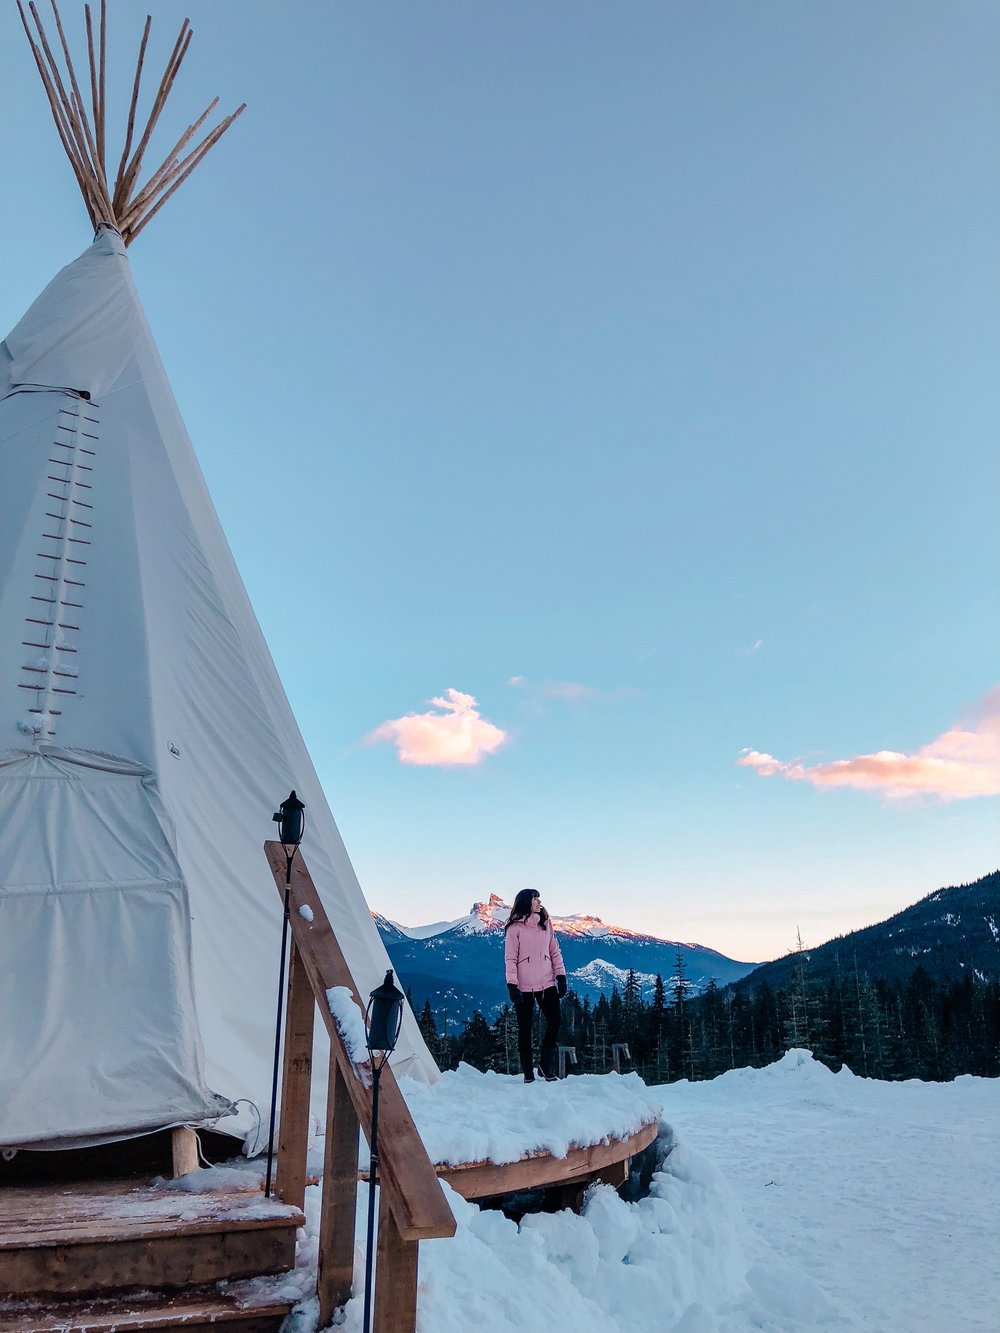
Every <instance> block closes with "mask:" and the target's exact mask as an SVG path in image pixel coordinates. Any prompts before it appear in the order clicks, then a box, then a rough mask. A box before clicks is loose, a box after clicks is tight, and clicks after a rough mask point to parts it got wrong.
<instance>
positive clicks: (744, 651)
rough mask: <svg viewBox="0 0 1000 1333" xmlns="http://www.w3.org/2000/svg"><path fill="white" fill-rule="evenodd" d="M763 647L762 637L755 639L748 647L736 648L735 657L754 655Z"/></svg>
mask: <svg viewBox="0 0 1000 1333" xmlns="http://www.w3.org/2000/svg"><path fill="white" fill-rule="evenodd" d="M763 647H764V640H763V639H757V640H756V641H755V642H754V643H752V644H751V645H750V646H749V648H740V649H738V650H737V653H736V656H737V657H756V655H757V654H758V653H759V652H760V650H761V649H762V648H763Z"/></svg>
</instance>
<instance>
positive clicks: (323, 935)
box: [264, 842, 455, 1333]
mask: <svg viewBox="0 0 1000 1333" xmlns="http://www.w3.org/2000/svg"><path fill="white" fill-rule="evenodd" d="M264 852H265V855H266V856H267V861H268V865H269V866H270V867H271V872H272V874H273V875H274V882H275V886H276V887H277V890H278V893H279V894H280V895H281V897H282V899H284V896H285V870H286V863H285V853H284V851H283V850H282V846H281V844H280V843H278V842H265V844H264ZM303 907H304V908H306V909H307V911H306V912H305V914H303V913H302V912H301V911H300V910H299V909H300V908H303ZM288 917H289V928H290V931H291V936H292V947H291V959H290V962H289V968H288V990H287V996H286V1008H285V1036H284V1056H283V1060H282V1080H281V1118H280V1122H279V1129H278V1143H277V1157H278V1163H277V1175H276V1177H275V1185H276V1189H277V1191H278V1194H279V1195H280V1197H281V1199H282V1200H283V1201H284V1202H285V1203H289V1204H294V1205H295V1206H296V1207H297V1208H301V1207H302V1205H303V1202H304V1199H305V1189H306V1151H307V1146H308V1138H309V1092H310V1086H311V1082H312V1045H313V1025H314V1021H315V1015H316V1010H317V1009H318V1010H319V1012H320V1015H321V1017H322V1019H323V1022H324V1023H325V1025H326V1030H327V1032H328V1033H329V1037H330V1071H329V1086H328V1095H327V1110H326V1116H327V1121H326V1149H325V1158H324V1164H323V1205H322V1215H321V1221H320V1235H319V1278H318V1284H317V1294H318V1296H319V1305H320V1327H321V1328H325V1327H326V1325H327V1324H328V1323H329V1322H330V1320H331V1318H332V1316H333V1312H334V1311H335V1310H336V1309H337V1308H338V1306H341V1305H343V1304H344V1303H345V1302H346V1301H347V1299H348V1297H349V1296H350V1295H351V1294H352V1281H353V1270H354V1225H355V1209H356V1201H357V1189H358V1128H359V1126H360V1128H361V1129H362V1130H363V1131H364V1134H365V1137H366V1138H369V1136H370V1133H371V1112H372V1104H371V1103H372V1093H371V1077H370V1072H371V1071H370V1067H369V1066H368V1065H367V1064H364V1065H355V1064H354V1063H353V1062H352V1060H351V1057H350V1055H349V1054H348V1051H347V1048H346V1046H345V1045H344V1040H343V1038H342V1036H341V1034H340V1031H339V1029H338V1027H337V1024H336V1022H335V1020H334V1018H333V1016H332V1014H331V1013H330V1007H329V1004H328V1003H327V998H326V993H327V991H328V990H330V989H331V987H333V986H346V987H347V988H348V989H349V990H350V992H351V994H352V996H353V997H354V999H355V1000H356V1001H357V1003H358V1004H359V1006H360V1008H361V1011H362V1013H363V1012H364V1010H365V1005H364V1003H363V1001H362V997H361V995H360V993H359V991H358V988H357V986H356V985H355V982H354V978H353V976H352V975H351V969H350V967H349V966H348V964H347V960H346V958H345V957H344V954H343V951H342V949H341V947H340V945H339V944H338V942H337V937H336V936H335V935H334V933H333V928H332V926H331V925H330V921H329V918H328V917H327V914H326V910H325V908H324V907H323V904H322V902H321V901H320V897H319V894H318V893H317V892H316V886H315V885H314V884H313V881H312V877H311V875H310V874H309V870H308V867H307V866H306V864H305V862H304V861H303V859H302V856H301V853H300V855H299V856H298V857H296V859H295V861H294V863H293V865H292V879H291V888H290V892H289V905H288ZM379 1185H380V1187H381V1199H382V1207H380V1209H379V1226H378V1249H377V1254H376V1271H375V1293H374V1328H375V1333H413V1330H414V1329H415V1327H416V1310H417V1261H418V1250H419V1244H420V1241H421V1240H429V1239H431V1238H435V1237H443V1236H453V1235H454V1234H455V1219H454V1217H453V1215H452V1212H451V1209H450V1208H449V1206H448V1201H447V1199H446V1198H445V1197H444V1192H443V1190H442V1189H441V1184H440V1182H439V1180H438V1177H437V1174H436V1172H435V1169H434V1165H433V1163H432V1162H431V1160H430V1158H429V1157H428V1155H427V1150H426V1148H425V1147H424V1145H423V1141H422V1140H421V1138H420V1135H419V1134H418V1133H417V1127H416V1125H415V1124H414V1123H413V1117H412V1116H411V1115H410V1112H409V1109H408V1108H407V1105H406V1102H405V1101H404V1100H403V1096H402V1093H401V1092H400V1091H399V1085H398V1084H397V1083H396V1079H395V1076H394V1075H393V1072H392V1069H391V1067H390V1066H389V1065H386V1066H385V1069H384V1070H383V1072H382V1076H381V1086H380V1092H379ZM386 1204H388V1207H386V1206H385V1205H386Z"/></svg>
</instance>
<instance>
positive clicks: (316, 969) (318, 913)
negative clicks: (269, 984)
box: [264, 841, 456, 1241]
mask: <svg viewBox="0 0 1000 1333" xmlns="http://www.w3.org/2000/svg"><path fill="white" fill-rule="evenodd" d="M264 852H265V855H266V856H267V861H268V865H269V866H270V867H271V873H272V874H273V875H274V882H275V887H276V888H277V890H278V893H279V894H280V895H281V897H282V899H284V895H285V867H286V863H285V854H284V851H283V850H282V847H281V844H280V843H278V842H272V841H268V842H265V844H264ZM303 907H305V908H308V911H307V912H306V913H305V915H303V914H302V912H301V911H300V908H303ZM310 918H311V919H310ZM289 925H290V928H291V932H292V940H293V943H294V947H295V949H296V950H297V951H298V955H299V958H300V960H301V964H302V967H303V968H304V970H305V974H306V976H307V977H308V979H309V985H310V987H311V989H312V994H313V997H314V999H315V1002H316V1006H317V1008H318V1009H319V1012H320V1015H321V1017H322V1019H323V1022H324V1023H325V1025H326V1029H327V1032H328V1033H329V1035H330V1051H331V1059H332V1060H336V1062H337V1065H338V1068H339V1070H340V1074H341V1076H342V1078H343V1082H344V1084H345V1085H346V1089H347V1092H348V1094H349V1096H350V1099H351V1103H352V1105H353V1107H354V1111H355V1114H356V1115H357V1118H358V1122H359V1123H360V1125H361V1128H362V1129H363V1131H364V1133H365V1137H366V1138H367V1137H368V1136H369V1134H370V1130H371V1112H372V1094H371V1077H370V1072H371V1071H370V1067H369V1065H368V1064H367V1063H365V1064H363V1065H357V1066H356V1065H355V1064H354V1063H353V1062H352V1061H351V1058H350V1056H349V1054H348V1052H347V1048H346V1046H345V1045H344V1040H343V1038H342V1036H341V1034H340V1031H339V1029H338V1027H337V1024H336V1021H335V1019H334V1017H333V1015H332V1014H331V1013H330V1006H329V1004H328V1002H327V995H326V993H327V991H328V990H330V989H331V988H332V987H334V986H346V987H347V988H348V990H349V991H350V992H351V995H352V997H353V998H354V1000H355V1001H356V1002H357V1003H358V1005H359V1007H360V1010H361V1012H362V1013H364V1010H365V1006H364V1004H363V1003H362V1001H361V996H360V993H359V991H358V987H357V985H356V984H355V981H354V977H353V976H352V974H351V969H350V967H349V966H348V963H347V959H346V958H345V957H344V954H343V950H342V949H341V947H340V944H339V943H338V941H337V937H336V936H335V934H334V932H333V927H332V926H331V925H330V920H329V917H328V916H327V914H326V909H325V908H324V906H323V903H322V901H321V900H320V896H319V894H318V893H317V892H316V886H315V885H314V884H313V881H312V876H311V875H310V874H309V870H308V867H307V866H306V864H305V861H304V860H303V858H302V855H301V853H300V854H299V855H298V856H297V857H296V859H295V861H294V863H293V865H292V882H291V890H290V893H289ZM379 1168H380V1177H381V1181H380V1183H381V1185H382V1188H383V1191H384V1194H385V1197H386V1200H387V1202H388V1204H389V1207H390V1209H391V1210H392V1215H393V1221H394V1223H395V1226H396V1229H397V1230H398V1232H399V1236H400V1238H401V1239H402V1240H403V1241H419V1240H428V1239H432V1238H437V1237H444V1236H453V1235H454V1234H455V1229H456V1228H455V1218H454V1216H453V1215H452V1211H451V1208H450V1207H449V1206H448V1201H447V1199H446V1198H445V1196H444V1192H443V1190H442V1189H441V1184H440V1182H439V1180H438V1177H437V1173H436V1172H435V1170H434V1166H433V1163H432V1162H431V1160H430V1157H429V1156H428V1155H427V1149H426V1148H425V1147H424V1144H423V1141H422V1139H421V1138H420V1135H419V1134H418V1133H417V1127H416V1125H415V1124H414V1123H413V1117H412V1116H411V1114H410V1111H409V1108H408V1107H407V1105H406V1102H405V1101H404V1100H403V1095H402V1093H401V1092H400V1090H399V1085H398V1083H397V1082H396V1078H395V1075H394V1074H393V1072H392V1069H391V1067H390V1066H389V1065H386V1066H385V1069H384V1070H383V1071H382V1076H381V1088H380V1093H379Z"/></svg>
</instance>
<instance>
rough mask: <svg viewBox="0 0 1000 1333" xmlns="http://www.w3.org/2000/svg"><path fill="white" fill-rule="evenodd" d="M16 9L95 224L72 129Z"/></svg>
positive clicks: (18, 9)
mask: <svg viewBox="0 0 1000 1333" xmlns="http://www.w3.org/2000/svg"><path fill="white" fill-rule="evenodd" d="M17 11H18V13H19V14H20V16H21V25H22V27H23V28H24V32H25V36H26V37H27V39H28V45H29V46H30V47H31V54H32V55H33V56H34V58H35V65H36V66H37V68H38V76H39V78H40V79H41V81H42V87H43V88H44V89H45V96H46V97H47V98H48V102H49V109H50V110H51V112H52V119H53V121H54V123H55V127H56V131H57V133H58V135H59V139H60V142H61V143H62V146H63V149H64V150H65V153H66V156H67V158H68V159H69V164H70V166H71V167H72V168H73V174H74V175H75V176H76V180H77V184H78V185H79V187H80V193H81V194H82V196H83V202H84V203H85V204H86V206H87V212H88V214H89V215H90V221H91V222H92V223H93V225H94V226H95V227H96V226H97V221H98V219H97V211H98V210H97V208H96V206H95V203H94V200H93V198H92V197H91V191H90V185H89V181H88V179H87V175H86V171H85V169H84V166H83V164H82V162H81V161H80V159H79V157H78V155H77V148H76V144H75V143H74V140H73V135H72V131H71V130H70V128H69V125H68V124H67V123H66V119H65V114H64V112H63V108H62V105H61V104H60V101H59V98H58V96H57V94H56V90H55V86H54V85H53V82H52V79H51V76H50V75H49V71H48V69H47V68H46V65H45V61H44V60H43V59H42V53H41V51H40V49H39V47H38V45H37V44H36V42H35V40H34V38H33V37H32V35H31V29H30V28H29V27H28V19H27V16H26V14H25V12H24V9H23V7H22V5H21V0H17Z"/></svg>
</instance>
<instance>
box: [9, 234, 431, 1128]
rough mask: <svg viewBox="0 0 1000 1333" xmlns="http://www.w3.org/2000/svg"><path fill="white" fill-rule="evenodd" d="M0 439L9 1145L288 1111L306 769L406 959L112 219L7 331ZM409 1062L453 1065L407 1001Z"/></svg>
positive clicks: (337, 846) (311, 829)
mask: <svg viewBox="0 0 1000 1333" xmlns="http://www.w3.org/2000/svg"><path fill="white" fill-rule="evenodd" d="M0 466H2V472H3V477H4V484H3V493H2V496H0V579H2V583H0V1146H19V1145H20V1146H27V1145H34V1146H36V1147H37V1146H41V1145H42V1144H46V1145H53V1144H58V1143H61V1144H69V1143H70V1142H72V1141H81V1140H84V1139H87V1138H90V1139H97V1138H100V1137H102V1136H104V1137H110V1136H113V1135H116V1134H124V1133H129V1132H134V1131H137V1130H142V1129H148V1128H153V1127H157V1126H162V1125H167V1124H176V1123H181V1122H185V1121H194V1120H202V1119H205V1118H208V1117H212V1116H216V1115H218V1114H219V1111H220V1109H225V1108H226V1106H227V1104H228V1103H229V1102H230V1101H235V1100H236V1099H238V1098H248V1099H250V1100H252V1101H253V1102H254V1103H256V1105H257V1106H258V1107H259V1108H260V1111H261V1113H262V1114H265V1115H266V1112H267V1108H268V1105H269V1101H270V1072H271V1059H272V1053H273V1024H274V1005H275V998H276V982H277V966H278V944H279V938H280V919H281V911H280V901H279V899H278V896H277V893H276V892H275V888H274V883H273V880H272V878H271V875H270V872H269V870H268V869H267V866H266V864H265V862H264V858H263V853H262V850H261V844H262V842H263V839H264V838H265V837H267V836H269V835H270V833H271V831H272V830H273V826H272V825H270V822H269V821H270V816H271V813H272V811H273V810H274V809H275V808H276V802H277V801H279V800H280V799H282V798H283V796H284V795H285V794H286V793H287V792H288V791H289V789H290V788H292V787H294V788H295V789H296V790H297V791H298V794H299V796H300V797H301V798H302V799H303V800H304V801H305V803H306V807H307V821H308V822H307V830H306V838H305V840H304V843H303V852H304V854H305V856H306V858H307V860H308V863H309V867H310V870H311V872H312V875H313V878H314V880H315V882H316V884H317V887H318V888H319V890H320V892H321V893H322V894H323V897H324V902H325V905H326V907H327V910H328V912H329V915H330V918H331V921H332V923H333V926H334V930H335V931H336V933H337V936H338V939H339V941H340V944H341V947H342V948H343V950H344V953H345V955H346V957H347V960H348V962H349V964H350V966H351V968H352V970H353V973H354V977H355V980H356V981H357V983H358V986H359V988H360V990H361V993H362V994H363V995H365V994H367V992H368V991H369V990H371V989H372V988H373V987H374V986H376V985H377V984H378V983H379V982H380V981H381V980H382V977H383V975H384V972H385V969H386V968H387V967H388V966H389V962H388V957H387V955H386V953H385V950H384V948H383V946H382V943H381V940H380V938H379V936H378V932H377V930H376V928H375V925H374V923H373V921H372V919H371V915H370V912H369V910H368V907H367V904H366V902H365V899H364V896H363V894H362V892H361V888H360V886H359V884H358V881H357V878H356V876H355V874H354V871H353V869H352V867H351V863H350V860H349V858H348V856H347V853H346V851H345V849H344V846H343V843H342V841H341V839H340V835H339V834H338V832H337V828H336V825H335V823H334V821H333V817H332V815H331V814H330V811H329V808H328V806H327V803H326V799H325V797H324V795H323V791H322V788H321V787H320V785H319V781H318V779H317V777H316V775H315V772H314V771H313V767H312V764H311V762H310V759H309V756H308V753H307V751H306V748H305V745H304V743H303V741H302V738H301V736H300V735H299V732H298V729H297V727H296V724H295V721H294V718H293V716H292V713H291V710H290V708H289V705H288V702H287V700H286V698H285V695H284V691H283V690H282V687H281V684H280V681H279V680H278V676H277V673H276V671H275V668H274V664H273V663H272V661H271V658H270V655H269V653H268V650H267V647H266V645H265V643H264V640H263V636H262V635H261V631H260V628H259V626H258V624H257V621H256V619H255V617H254V614H253V611H252V609H251V607H250V603H249V601H248V599H247V595H246V592H245V590H244V588H243V585H242V582H241V580H240V577H239V574H238V573H237V570H236V567H235V564H234V562H233V559H232V555H231V553H230V551H229V547H228V544H227V542H226V540H225V537H224V536H223V533H222V530H221V527H220V525H219V521H218V518H217V516H216V514H215V510H214V508H213V506H212V503H211V500H210V498H209V495H208V492H207V490H206V488H205V483H204V480H203V478H202V476H201V472H200V470H199V468H198V465H197V462H196V460H195V457H194V453H193V451H192V448H191V444H190V441H189V440H188V437H187V434H186V432H185V429H184V425H183V423H182V421H181V418H180V414H179V412H178V410H177V406H176V403H175V402H174V398H173V395H172V393H171V391H170V387H169V384H168V383H167V379H166V375H165V373H164V370H163V366H162V364H161V362H160V359H159V356H158V354H157V352H156V348H155V346H154V344H153V340H152V337H151V335H150V332H149V328H148V325H147V323H146V320H145V317H144V315H143V312H142V309H141V306H140V304H139V300H138V296H137V293H136V290H135V286H134V284H133V281H132V277H131V273H130V269H129V264H128V261H127V259H126V255H125V249H124V247H123V245H122V242H121V239H120V237H119V236H118V235H117V233H116V232H115V231H113V230H112V229H110V228H103V229H101V230H100V231H99V232H98V235H97V238H96V239H95V241H94V243H93V245H92V246H91V247H90V248H89V249H88V250H87V251H86V252H85V253H84V254H83V255H81V257H80V258H79V259H78V260H76V262H75V263H73V264H70V265H69V266H68V267H67V268H65V269H63V271H62V272H61V273H60V274H58V276H57V277H56V278H55V279H54V280H53V282H52V283H50V285H49V286H48V287H47V288H46V290H45V291H44V292H43V293H42V295H41V296H40V297H39V298H38V300H37V301H36V302H35V304H34V305H33V306H32V307H31V309H30V310H29V311H28V313H27V314H26V315H25V316H24V318H23V319H22V320H21V322H20V323H19V324H18V325H17V327H16V328H15V329H14V330H13V332H12V333H11V334H10V335H9V337H8V338H7V340H6V342H5V343H4V344H2V345H0ZM199 1030H200V1039H199ZM201 1041H203V1042H204V1057H203V1056H202V1049H201ZM393 1063H394V1065H395V1066H396V1068H397V1070H398V1071H400V1072H406V1073H409V1074H413V1075H416V1076H418V1077H422V1078H425V1079H427V1080H432V1079H434V1078H436V1077H437V1068H436V1066H435V1064H434V1062H433V1060H432V1058H431V1056H430V1053H429V1052H428V1050H427V1048H426V1046H425V1045H424V1043H423V1040H422V1038H421V1036H420V1033H419V1030H418V1028H417V1025H416V1023H415V1021H414V1019H413V1017H412V1015H411V1014H410V1013H409V1011H407V1013H406V1015H405V1019H404V1025H403V1031H402V1034H401V1037H400V1041H399V1047H398V1050H397V1053H396V1056H395V1057H394V1060H393ZM317 1072H319V1071H317ZM322 1081H323V1080H322V1079H320V1080H318V1082H319V1083H321V1082H322ZM210 1089H216V1090H217V1092H218V1093H219V1094H222V1096H221V1097H220V1096H218V1095H216V1093H215V1092H213V1091H210ZM241 1118H242V1120H243V1121H244V1122H247V1116H246V1115H244V1116H242V1117H241ZM233 1124H235V1122H234V1121H227V1120H223V1121H222V1122H221V1123H220V1128H226V1127H228V1126H231V1125H233Z"/></svg>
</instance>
